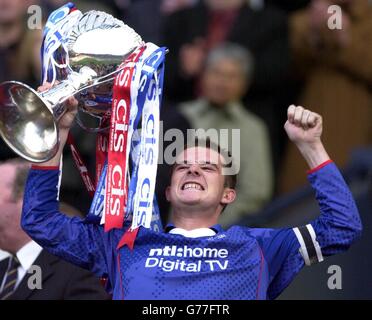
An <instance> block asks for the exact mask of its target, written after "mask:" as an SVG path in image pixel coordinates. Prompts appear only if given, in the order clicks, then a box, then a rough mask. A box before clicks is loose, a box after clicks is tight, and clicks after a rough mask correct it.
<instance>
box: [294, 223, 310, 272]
mask: <svg viewBox="0 0 372 320" xmlns="http://www.w3.org/2000/svg"><path fill="white" fill-rule="evenodd" d="M293 231H294V233H295V235H296V237H297V240H298V242H299V243H300V246H301V248H300V250H299V251H300V253H301V256H302V258H303V259H304V261H305V264H306V265H307V266H309V265H311V262H310V259H309V254H308V252H307V248H306V245H305V242H304V239H303V238H302V234H301V232H300V230H299V229H298V228H293Z"/></svg>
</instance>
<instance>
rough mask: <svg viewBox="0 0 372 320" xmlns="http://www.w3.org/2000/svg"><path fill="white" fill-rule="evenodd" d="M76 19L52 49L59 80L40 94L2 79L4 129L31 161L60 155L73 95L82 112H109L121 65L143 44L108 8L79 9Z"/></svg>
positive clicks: (0, 116) (7, 139) (16, 148)
mask: <svg viewBox="0 0 372 320" xmlns="http://www.w3.org/2000/svg"><path fill="white" fill-rule="evenodd" d="M66 19H67V21H68V19H69V16H67V17H66ZM71 19H72V18H71ZM74 19H75V20H74V21H72V20H70V21H68V22H69V25H68V26H67V30H65V32H64V35H65V38H64V39H63V45H61V46H60V47H59V48H58V49H57V50H56V51H55V52H54V54H53V59H54V64H55V65H56V66H57V68H56V69H55V71H56V77H55V79H56V80H59V81H60V82H59V83H57V82H56V83H57V84H55V86H53V88H51V89H50V90H47V91H44V92H42V93H38V92H36V91H35V90H34V89H32V88H31V87H29V86H28V85H26V84H23V83H20V82H17V81H7V82H3V83H2V84H0V134H1V136H2V138H3V139H4V141H5V142H6V143H7V145H8V146H9V147H10V148H11V149H12V150H13V151H15V152H16V153H17V154H18V155H19V156H21V157H22V158H25V159H27V160H29V161H32V162H45V161H47V160H49V159H51V158H52V157H53V156H54V155H55V154H56V152H57V150H58V146H59V137H58V120H59V119H60V118H61V116H62V115H63V114H64V112H65V111H66V107H65V105H64V102H65V101H66V100H67V99H68V98H69V97H71V96H75V98H76V99H77V100H78V103H79V107H78V110H79V112H80V111H83V112H84V113H88V114H89V115H91V116H93V117H96V118H101V117H103V115H105V114H107V112H109V110H110V107H111V97H112V87H113V80H114V78H115V76H116V74H117V73H118V72H120V70H121V69H120V68H118V67H119V66H120V65H121V64H122V62H123V60H125V58H126V57H127V56H129V55H130V53H132V52H133V51H134V50H135V49H136V48H138V47H140V46H144V42H143V41H142V39H141V37H140V36H139V35H138V34H137V33H136V32H135V31H134V30H133V29H132V28H130V27H129V26H127V25H125V24H124V23H123V22H122V21H120V20H118V19H115V18H114V17H112V16H111V15H109V14H106V13H104V12H99V11H89V12H87V13H85V14H81V13H80V12H79V15H78V16H77V17H76V14H75V15H74ZM66 25H67V23H65V24H64V25H63V26H66ZM65 29H66V28H65ZM44 45H45V43H44ZM56 57H57V58H56ZM78 122H79V124H80V125H81V126H82V127H84V128H85V129H87V130H93V131H94V130H98V129H95V128H88V127H86V126H85V125H84V124H83V122H82V121H81V120H80V118H78ZM101 129H102V128H101Z"/></svg>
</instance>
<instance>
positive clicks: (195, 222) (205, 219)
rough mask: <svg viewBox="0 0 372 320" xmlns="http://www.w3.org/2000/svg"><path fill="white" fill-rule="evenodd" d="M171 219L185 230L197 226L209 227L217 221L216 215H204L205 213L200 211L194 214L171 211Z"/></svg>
mask: <svg viewBox="0 0 372 320" xmlns="http://www.w3.org/2000/svg"><path fill="white" fill-rule="evenodd" d="M171 221H172V223H173V224H174V226H175V227H177V228H182V229H185V230H194V229H199V228H209V227H211V226H213V225H215V224H217V223H218V215H217V214H215V215H205V213H204V214H203V213H200V214H199V215H196V214H195V213H193V214H190V213H189V212H182V211H181V212H180V211H176V212H172V214H171Z"/></svg>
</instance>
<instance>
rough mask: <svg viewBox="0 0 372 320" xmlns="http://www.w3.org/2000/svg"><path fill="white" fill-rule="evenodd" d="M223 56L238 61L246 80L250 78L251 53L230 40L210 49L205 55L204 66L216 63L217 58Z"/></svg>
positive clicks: (252, 65) (252, 68) (252, 59)
mask: <svg viewBox="0 0 372 320" xmlns="http://www.w3.org/2000/svg"><path fill="white" fill-rule="evenodd" d="M225 58H226V59H230V60H234V61H236V62H237V63H239V65H240V66H241V70H242V73H243V76H244V77H245V78H246V80H249V79H251V78H252V76H253V70H254V58H253V55H252V54H251V52H250V51H249V50H248V49H246V48H244V47H242V46H240V45H238V44H235V43H231V42H225V43H222V44H220V45H218V46H217V47H215V48H214V49H212V50H211V51H210V52H209V54H208V55H207V58H206V62H205V68H208V67H210V66H211V65H213V64H215V63H218V61H219V60H221V59H225Z"/></svg>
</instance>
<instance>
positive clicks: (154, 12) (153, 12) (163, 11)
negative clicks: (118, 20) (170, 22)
mask: <svg viewBox="0 0 372 320" xmlns="http://www.w3.org/2000/svg"><path fill="white" fill-rule="evenodd" d="M195 2H196V0H138V1H134V2H133V3H131V4H130V5H129V6H128V8H127V9H126V10H125V14H123V21H124V22H125V23H126V24H128V25H129V26H130V27H132V28H133V29H134V30H136V32H137V33H138V34H140V35H141V37H142V39H144V41H146V42H153V43H155V44H157V45H159V46H161V45H162V34H161V33H162V29H163V23H164V19H165V18H166V16H168V15H170V14H172V13H174V12H176V11H178V10H180V9H183V8H187V7H190V6H192V5H194V4H195Z"/></svg>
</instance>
